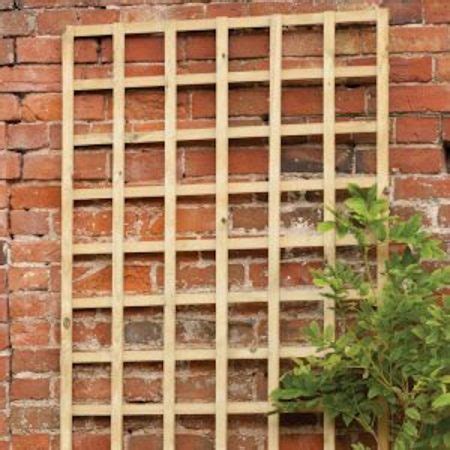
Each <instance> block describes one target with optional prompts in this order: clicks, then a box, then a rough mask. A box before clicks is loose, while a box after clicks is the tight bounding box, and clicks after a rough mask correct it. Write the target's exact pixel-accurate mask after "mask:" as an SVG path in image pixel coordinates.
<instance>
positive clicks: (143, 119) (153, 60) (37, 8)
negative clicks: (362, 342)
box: [0, 0, 450, 450]
mask: <svg viewBox="0 0 450 450" xmlns="http://www.w3.org/2000/svg"><path fill="white" fill-rule="evenodd" d="M373 4H382V5H384V6H387V7H389V8H390V10H391V24H392V28H391V32H390V35H391V66H392V68H391V87H390V98H391V106H390V111H391V134H390V136H391V170H392V191H391V197H392V201H393V208H394V210H395V211H396V212H397V213H398V214H400V215H408V214H411V213H412V212H414V211H419V212H420V213H422V214H423V216H424V219H425V221H426V223H427V224H428V225H429V227H430V228H431V229H432V230H433V231H434V232H435V233H436V234H437V235H439V236H440V237H441V238H443V239H444V240H445V239H446V240H447V242H448V241H449V228H450V203H449V198H450V176H449V175H448V174H447V169H448V163H449V158H450V156H449V155H448V154H447V155H446V147H447V153H448V151H449V149H448V146H449V145H450V144H449V141H450V26H449V22H450V8H449V6H448V2H447V0H407V1H406V0H385V1H381V0H379V1H378V0H302V1H300V2H286V3H282V2H280V3H276V2H274V3H270V2H245V3H244V2H242V3H241V2H235V3H206V2H205V3H203V2H202V3H185V2H183V1H170V0H167V1H163V0H161V2H158V1H157V0H156V1H148V0H0V37H1V40H0V450H4V449H13V450H28V449H35V450H44V449H52V450H54V449H57V448H58V396H59V392H58V389H59V387H58V376H59V373H58V370H59V368H58V365H59V364H58V358H59V350H58V348H59V342H58V340H59V331H58V330H59V303H60V298H59V289H60V287H59V285H60V280H59V268H60V249H59V246H60V241H59V238H60V184H59V182H60V158H61V154H60V152H61V73H60V72H61V66H60V62H61V55H60V51H61V40H60V35H61V32H62V31H63V30H64V27H65V26H66V25H68V24H99V23H111V22H115V21H118V20H122V21H137V20H138V21H142V20H155V19H156V20H158V19H170V18H177V19H181V18H200V17H214V16H218V15H230V16H240V15H258V14H270V13H274V12H282V13H288V12H312V11H320V10H324V9H329V8H335V7H337V8H339V9H355V8H362V7H366V6H369V5H373ZM285 39H286V42H285V46H284V55H285V58H286V64H289V66H290V67H301V66H305V65H307V66H315V65H320V64H321V60H320V55H321V51H322V49H321V34H320V31H319V30H317V29H314V28H305V29H302V30H294V31H289V32H287V33H286V38H285ZM248 42H250V44H247V43H248ZM373 46H374V41H373V29H371V28H370V27H367V28H362V29H356V30H355V29H352V28H342V29H339V30H338V33H337V52H338V56H339V61H340V63H342V64H367V63H371V62H373ZM267 49H268V36H267V35H266V34H264V33H260V32H253V33H250V34H246V35H245V36H243V35H241V34H236V35H232V36H231V38H230V57H231V62H230V66H231V69H234V70H236V69H237V68H238V67H239V70H244V69H245V68H257V67H266V66H267V60H266V59H265V58H264V57H265V55H266V53H267ZM178 55H179V59H180V67H181V68H182V69H181V70H183V71H184V72H189V71H191V72H193V71H197V72H198V71H208V70H214V65H213V62H212V60H211V58H213V57H214V40H213V37H212V36H211V35H209V34H208V33H197V34H193V35H189V36H182V37H181V38H180V42H179V48H178ZM162 58H163V47H162V41H161V39H160V38H159V37H157V36H156V37H154V38H153V37H152V38H145V37H142V36H135V37H134V38H132V39H130V40H129V41H127V62H128V69H127V70H128V71H129V72H128V73H129V75H139V74H149V73H150V74H154V73H161V70H162V66H161V62H162ZM110 61H111V41H110V40H108V39H82V40H80V41H79V42H78V43H77V45H76V73H77V76H78V77H80V78H83V77H84V78H89V77H94V76H95V77H99V76H105V75H107V74H108V73H110V69H111V66H110ZM163 108H164V103H163V95H162V92H161V91H158V90H145V89H139V90H134V91H130V93H129V94H128V95H127V101H126V111H127V113H126V114H127V126H128V127H129V129H133V130H145V129H149V128H154V127H160V126H161V123H160V122H161V120H162V118H163ZM337 112H338V114H339V116H340V117H348V116H350V117H373V112H374V88H373V84H370V82H368V83H367V82H364V80H359V81H357V82H352V83H350V82H348V83H345V82H344V83H342V84H340V85H339V87H338V89H337ZM230 114H231V116H232V118H231V121H232V122H233V123H264V122H265V121H267V114H268V89H267V86H264V85H258V86H244V87H240V88H236V89H232V90H231V92H230ZM320 114H321V88H320V86H319V85H317V84H314V83H309V84H299V85H292V86H286V91H285V94H284V97H283V115H284V120H286V121H295V120H296V119H297V120H305V118H308V119H311V120H317V119H318V117H320ZM75 115H76V120H77V127H76V128H77V131H78V132H83V131H85V130H94V131H95V130H105V129H108V128H109V127H110V125H111V122H110V121H111V97H110V95H109V94H106V93H102V92H94V93H81V94H79V95H78V96H77V98H76V102H75ZM178 116H179V120H180V124H181V125H182V124H183V123H185V124H186V123H189V124H190V125H192V123H193V122H195V123H197V124H200V125H201V126H204V125H205V124H208V123H212V120H213V116H214V92H213V91H210V90H208V89H194V88H189V87H188V88H186V89H181V90H180V93H179V96H178ZM178 153H179V154H178V167H179V175H178V176H179V180H180V182H183V181H189V182H192V181H205V180H211V177H212V176H213V175H214V148H213V146H212V143H206V144H205V143H194V144H193V145H189V146H183V147H180V148H179V152H178ZM126 163H127V172H126V178H127V182H128V183H130V184H133V183H135V184H139V183H140V182H147V183H148V182H149V181H151V182H154V183H158V182H161V180H162V177H163V149H162V147H161V146H157V145H136V146H129V148H127V160H126ZM321 164H322V163H321V142H320V140H317V139H303V140H292V141H287V142H284V143H283V160H282V167H283V172H285V175H289V176H304V174H305V173H306V174H313V175H314V174H316V175H317V173H318V172H320V171H321V170H322V165H321ZM337 169H338V171H339V172H341V173H343V174H348V173H371V172H373V170H374V140H373V136H372V137H370V136H369V137H368V136H341V137H340V138H339V140H338V161H337ZM110 170H111V149H110V148H108V147H93V148H88V149H85V150H83V151H77V152H76V156H75V177H76V181H77V183H78V185H97V186H100V185H105V184H107V183H108V181H109V177H110ZM230 173H231V177H232V178H235V179H247V178H251V179H264V177H265V176H266V174H267V142H265V141H258V140H255V141H251V142H248V141H247V142H234V143H233V144H232V145H231V149H230ZM160 208H161V203H160V202H159V201H158V200H151V201H150V200H149V201H130V202H127V209H126V234H127V237H128V238H130V239H135V240H138V239H145V240H149V239H160V238H161V236H162V232H163V218H162V216H161V211H160ZM321 208H322V204H321V194H320V193H315V192H310V193H307V194H303V195H302V194H295V195H294V194H290V195H288V196H286V197H285V198H283V212H282V222H283V227H285V228H288V227H295V228H298V229H299V230H301V231H305V230H306V231H307V230H311V229H312V228H313V227H314V226H315V224H316V223H317V222H318V221H319V220H320V218H321V213H320V210H321ZM214 214H215V213H214V206H213V199H212V198H209V197H204V198H200V199H198V198H197V199H194V200H193V199H186V200H182V201H180V202H179V206H178V230H177V231H178V234H179V236H199V237H202V236H207V235H212V234H213V232H214ZM230 219H231V220H230V221H231V224H232V229H231V230H230V232H231V233H232V234H233V235H246V234H249V233H253V234H258V233H259V234H261V233H264V231H265V228H266V226H267V198H266V197H265V196H264V195H251V196H236V197H233V198H232V199H231V208H230ZM110 228H111V205H110V203H108V202H90V203H89V202H82V203H81V204H80V205H79V206H78V207H77V209H76V211H75V223H74V232H75V236H76V239H77V240H79V241H85V240H97V241H102V240H106V239H107V238H108V234H109V233H110ZM341 256H343V257H346V258H353V257H354V255H352V253H351V252H348V251H345V252H343V253H342V255H341ZM321 264H322V255H321V254H320V253H317V252H314V251H302V252H295V251H289V252H285V254H283V261H282V283H283V285H285V286H296V285H304V284H309V283H310V282H311V274H310V270H311V268H317V267H320V266H321ZM266 268H267V260H266V254H265V252H235V253H232V254H231V259H230V284H231V288H232V289H235V288H236V289H237V288H239V289H248V290H251V289H256V288H263V287H264V286H265V285H266V283H267V278H266V277H267V273H266ZM177 270H178V272H177V277H178V288H179V289H180V290H193V289H195V290H207V289H208V288H209V289H211V288H212V287H213V283H214V273H215V267H214V255H211V254H207V253H206V254H200V255H199V254H186V255H182V256H180V257H179V258H178V267H177ZM162 278H163V265H162V260H161V257H160V256H158V255H157V256H151V257H150V256H145V255H137V256H135V257H133V258H127V261H126V269H125V289H126V291H127V292H130V293H150V292H151V293H154V292H159V291H160V290H161V288H162V284H163V280H162ZM110 284H111V267H110V260H109V259H107V258H96V259H92V258H80V259H77V261H76V264H75V268H74V289H75V291H76V293H77V294H78V295H94V294H101V293H107V292H108V291H109V290H110ZM320 314H321V310H320V304H315V303H314V302H311V303H307V304H301V303H299V304H296V305H293V306H289V307H284V308H283V310H282V340H283V342H285V343H290V344H295V343H301V342H303V339H302V336H301V329H302V328H303V327H304V326H305V325H306V324H308V323H309V322H310V321H311V320H312V319H313V318H315V319H319V320H320ZM266 319H267V317H266V312H265V307H264V305H258V304H257V305H252V306H240V307H233V308H231V310H230V343H231V345H234V346H250V347H252V346H253V347H254V346H258V345H259V346H263V345H264V344H265V343H266V340H267V333H266ZM161 325H162V312H161V309H158V308H149V309H146V310H129V311H127V312H126V328H125V337H126V342H127V344H126V345H127V346H128V348H142V349H145V348H157V347H158V346H160V345H161ZM177 339H178V342H179V344H180V345H181V344H190V345H197V346H208V345H212V342H213V339H214V310H213V309H211V308H209V307H202V308H200V307H197V308H193V307H190V308H189V307H183V308H180V309H179V320H178V325H177ZM74 342H75V346H76V347H77V348H80V349H81V348H84V349H91V350H95V349H100V348H104V347H107V346H108V345H109V342H110V314H109V313H108V312H107V311H105V310H99V311H95V312H92V311H90V312H87V311H83V312H80V313H77V315H76V316H75V322H74ZM265 375H266V374H265V366H264V364H263V363H258V362H255V363H239V362H234V363H231V364H230V385H229V396H230V398H231V399H234V400H263V399H265V395H266V378H265ZM109 376H110V374H109V368H108V367H107V366H103V365H98V366H94V367H92V366H90V367H79V368H77V369H76V370H75V373H74V397H75V399H76V401H79V402H83V401H96V402H104V403H106V402H108V399H109V395H110V392H109ZM161 376H162V374H161V366H160V365H159V364H147V365H146V364H129V365H127V366H126V368H125V378H126V380H125V392H126V398H127V401H130V402H132V401H135V402H152V401H153V402H154V401H160V400H161V395H162V394H161ZM177 397H178V399H179V400H182V401H212V399H213V397H214V367H213V365H211V364H208V363H192V364H180V365H179V366H178V376H177ZM282 424H283V427H282V430H283V438H282V449H284V450H293V449H304V450H316V449H317V450H318V449H319V448H321V441H322V438H321V423H320V417H319V416H316V415H313V414H310V415H301V416H298V417H296V418H294V419H293V418H284V419H283V421H282ZM125 427H126V429H125V440H126V448H127V449H129V450H143V449H160V448H161V422H160V421H159V419H150V418H146V419H140V418H136V419H133V420H129V419H126V421H125ZM264 427H265V422H264V418H261V417H239V418H232V419H231V420H230V448H231V449H233V450H234V449H245V450H250V449H252V450H253V449H254V450H262V449H263V448H264V438H265V432H264ZM108 432H109V423H108V421H107V420H106V419H95V420H94V419H89V420H76V421H75V432H74V433H75V434H74V436H75V438H74V441H75V448H77V449H81V448H83V449H84V450H88V449H94V448H95V449H96V450H103V449H107V448H108V445H109V444H108ZM213 434H214V430H213V420H212V418H211V417H198V418H192V417H186V418H183V419H180V420H179V422H178V425H177V436H178V438H177V439H178V444H179V448H180V449H183V450H188V449H192V450H207V449H208V450H209V449H212V448H213ZM357 435H358V431H357V430H352V431H351V432H346V433H340V436H339V439H338V441H339V448H341V449H348V448H349V445H350V443H351V442H352V440H354V439H355V438H356V437H357Z"/></svg>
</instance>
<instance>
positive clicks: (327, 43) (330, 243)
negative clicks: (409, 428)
mask: <svg viewBox="0 0 450 450" xmlns="http://www.w3.org/2000/svg"><path fill="white" fill-rule="evenodd" d="M324 16H325V21H324V31H323V71H324V74H323V76H324V78H323V122H324V130H323V151H324V154H323V161H324V164H323V179H324V183H325V185H324V191H323V201H324V206H325V209H324V220H333V218H334V217H333V214H332V213H331V212H330V210H329V209H332V210H333V209H334V208H335V205H336V191H335V189H336V186H335V184H336V174H335V167H336V142H335V137H336V136H335V132H336V131H335V114H336V111H335V68H334V58H335V19H336V15H335V13H334V12H331V11H330V12H326V13H325V15H324ZM324 256H325V260H326V262H327V264H330V265H334V264H335V262H336V232H335V230H334V229H333V230H330V231H328V232H326V233H325V234H324ZM334 308H335V305H334V302H333V301H332V300H331V299H329V298H327V299H325V300H324V306H323V322H324V328H332V329H333V333H334V329H335V314H334ZM335 445H336V444H335V424H334V420H333V419H332V418H331V417H330V416H329V415H328V414H325V415H324V443H323V448H324V450H334V449H335Z"/></svg>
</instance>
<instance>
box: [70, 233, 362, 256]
mask: <svg viewBox="0 0 450 450" xmlns="http://www.w3.org/2000/svg"><path fill="white" fill-rule="evenodd" d="M228 242H229V244H228V250H258V249H265V248H267V245H268V238H267V236H261V237H248V238H245V237H244V238H237V237H236V238H230V239H229V240H228ZM323 242H324V240H323V236H322V235H316V234H311V235H301V234H291V235H286V236H281V238H280V247H281V248H295V247H298V248H310V247H311V248H312V247H322V246H323ZM355 244H356V241H355V239H354V238H353V237H351V236H346V237H343V238H341V239H338V240H337V242H336V245H338V246H341V247H342V246H352V245H355ZM123 248H124V251H125V253H162V252H163V251H164V241H133V242H124V245H123ZM175 248H176V250H177V251H179V252H203V251H214V250H215V249H216V240H215V239H180V240H177V241H176V244H175ZM111 252H112V244H111V243H110V242H99V243H87V244H74V245H73V254H74V255H107V254H110V253H111Z"/></svg>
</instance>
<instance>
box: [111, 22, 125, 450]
mask: <svg viewBox="0 0 450 450" xmlns="http://www.w3.org/2000/svg"><path fill="white" fill-rule="evenodd" d="M113 49H114V62H113V71H114V90H113V118H114V130H113V133H114V142H113V192H112V195H113V198H112V236H113V238H112V239H113V241H112V293H113V299H114V300H113V304H112V342H111V345H112V361H111V450H122V446H123V412H122V402H123V340H124V338H123V283H124V244H123V239H124V217H125V197H124V179H125V176H124V172H125V167H124V166H125V140H124V133H125V118H124V115H125V88H124V76H125V35H124V33H123V27H122V25H121V24H115V25H114V35H113Z"/></svg>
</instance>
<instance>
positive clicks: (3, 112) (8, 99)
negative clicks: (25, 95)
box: [0, 94, 20, 120]
mask: <svg viewBox="0 0 450 450" xmlns="http://www.w3.org/2000/svg"><path fill="white" fill-rule="evenodd" d="M18 119H20V104H19V99H18V98H17V97H16V96H15V95H12V94H3V95H0V120H18Z"/></svg>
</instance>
